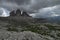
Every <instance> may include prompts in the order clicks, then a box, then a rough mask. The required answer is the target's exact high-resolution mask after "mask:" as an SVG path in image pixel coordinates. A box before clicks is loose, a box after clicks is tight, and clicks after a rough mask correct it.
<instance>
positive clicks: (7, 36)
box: [0, 30, 54, 40]
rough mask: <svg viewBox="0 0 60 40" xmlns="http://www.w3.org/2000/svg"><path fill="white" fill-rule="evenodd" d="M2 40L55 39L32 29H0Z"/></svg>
mask: <svg viewBox="0 0 60 40" xmlns="http://www.w3.org/2000/svg"><path fill="white" fill-rule="evenodd" d="M0 40H54V39H53V38H51V37H49V36H43V35H40V34H36V33H33V32H30V31H24V32H9V31H4V30H2V31H1V30H0Z"/></svg>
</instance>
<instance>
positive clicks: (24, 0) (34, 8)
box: [0, 0, 60, 17]
mask: <svg viewBox="0 0 60 40" xmlns="http://www.w3.org/2000/svg"><path fill="white" fill-rule="evenodd" d="M18 8H19V9H21V10H26V11H27V12H35V13H33V14H31V15H32V16H33V17H51V16H59V15H60V0H0V15H8V13H9V12H10V11H12V10H15V9H18ZM4 11H5V13H6V14H5V13H4ZM3 13H4V14H3Z"/></svg>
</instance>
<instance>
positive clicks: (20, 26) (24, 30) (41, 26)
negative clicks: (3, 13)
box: [0, 9, 60, 40]
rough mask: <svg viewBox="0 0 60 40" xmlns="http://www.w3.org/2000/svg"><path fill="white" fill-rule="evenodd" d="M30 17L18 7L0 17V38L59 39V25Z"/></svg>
mask: <svg viewBox="0 0 60 40" xmlns="http://www.w3.org/2000/svg"><path fill="white" fill-rule="evenodd" d="M46 21H47V20H46V19H42V18H41V19H36V18H32V17H31V16H29V15H28V14H27V12H24V11H23V12H22V13H21V11H20V10H19V9H18V10H17V11H16V12H15V11H12V12H11V13H10V16H9V17H0V40H60V25H59V24H55V23H53V24H52V23H46Z"/></svg>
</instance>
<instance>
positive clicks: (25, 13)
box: [21, 11, 29, 17]
mask: <svg viewBox="0 0 60 40" xmlns="http://www.w3.org/2000/svg"><path fill="white" fill-rule="evenodd" d="M21 16H27V17H29V15H28V14H27V12H24V11H23V13H22V15H21Z"/></svg>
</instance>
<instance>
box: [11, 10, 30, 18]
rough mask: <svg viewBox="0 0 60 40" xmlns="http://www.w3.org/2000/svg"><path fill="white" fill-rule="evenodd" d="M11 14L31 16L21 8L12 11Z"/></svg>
mask: <svg viewBox="0 0 60 40" xmlns="http://www.w3.org/2000/svg"><path fill="white" fill-rule="evenodd" d="M10 16H27V17H30V16H29V14H28V13H27V12H25V11H21V10H20V9H17V10H16V11H14V10H13V11H11V12H10Z"/></svg>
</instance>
